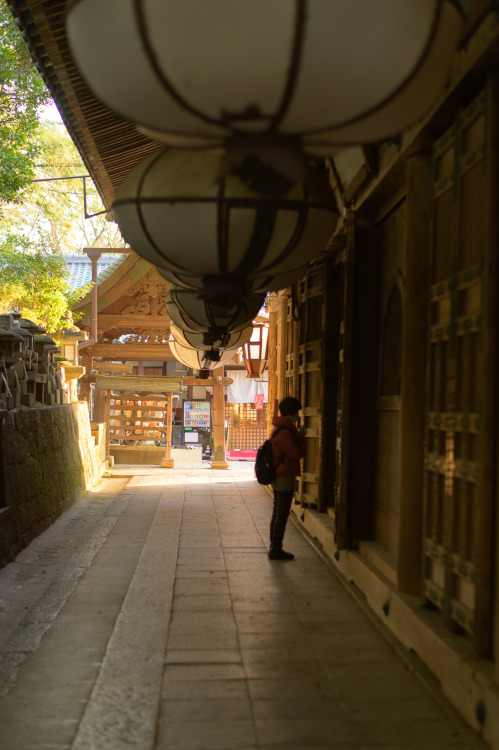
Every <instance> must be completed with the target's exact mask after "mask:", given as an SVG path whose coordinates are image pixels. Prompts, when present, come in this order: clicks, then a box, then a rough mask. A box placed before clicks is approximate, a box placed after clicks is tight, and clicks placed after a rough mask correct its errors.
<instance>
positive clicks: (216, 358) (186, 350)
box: [168, 338, 237, 370]
mask: <svg viewBox="0 0 499 750" xmlns="http://www.w3.org/2000/svg"><path fill="white" fill-rule="evenodd" d="M168 343H169V345H170V349H171V352H172V354H173V356H174V357H175V359H177V360H178V361H179V362H181V363H182V364H183V365H185V366H186V367H191V368H192V369H193V370H214V369H216V368H217V367H223V366H224V365H228V364H229V362H232V360H233V359H234V357H235V356H236V353H237V352H236V350H235V349H231V350H230V351H228V352H218V353H216V352H209V351H203V350H202V349H194V347H191V346H188V345H185V343H183V342H182V340H180V341H179V340H177V339H175V338H172V340H170V341H169V342H168ZM211 357H213V359H212V358H211Z"/></svg>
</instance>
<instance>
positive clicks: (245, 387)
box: [225, 369, 269, 404]
mask: <svg viewBox="0 0 499 750" xmlns="http://www.w3.org/2000/svg"><path fill="white" fill-rule="evenodd" d="M225 377H227V378H231V379H232V380H233V381H234V382H233V383H232V385H229V386H227V401H228V403H229V404H254V403H255V396H256V395H257V394H260V393H263V403H264V404H266V403H267V402H268V398H269V384H268V382H267V381H265V382H260V381H258V380H255V379H254V378H247V377H246V371H244V372H243V371H242V370H227V369H226V370H225ZM264 377H268V374H267V371H265V373H264Z"/></svg>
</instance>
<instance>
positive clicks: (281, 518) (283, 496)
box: [269, 396, 305, 560]
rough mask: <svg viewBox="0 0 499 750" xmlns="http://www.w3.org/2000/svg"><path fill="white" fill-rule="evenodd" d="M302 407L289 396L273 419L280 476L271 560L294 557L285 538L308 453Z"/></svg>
mask: <svg viewBox="0 0 499 750" xmlns="http://www.w3.org/2000/svg"><path fill="white" fill-rule="evenodd" d="M301 408H302V406H301V403H300V402H299V401H298V399H297V398H293V396H286V398H283V399H282V401H281V402H280V404H279V413H280V415H281V416H280V417H274V419H273V420H272V424H273V425H274V427H275V429H274V432H273V433H272V435H271V436H270V437H271V440H272V453H273V457H274V466H276V468H277V477H276V479H275V481H274V482H272V489H273V490H274V509H273V513H272V520H271V522H270V550H269V558H270V559H271V560H293V559H294V555H293V554H291V552H285V551H284V550H283V548H282V540H283V537H284V531H285V530H286V523H287V520H288V516H289V512H290V510H291V503H292V501H293V495H294V491H295V477H297V476H299V475H300V473H301V467H300V458H303V456H304V455H305V441H304V437H303V429H300V430H298V429H297V425H298V424H299V422H300V416H299V411H300V409H301ZM279 428H281V429H279Z"/></svg>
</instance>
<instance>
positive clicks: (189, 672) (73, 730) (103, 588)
mask: <svg viewBox="0 0 499 750" xmlns="http://www.w3.org/2000/svg"><path fill="white" fill-rule="evenodd" d="M270 511H271V500H270V497H269V495H268V493H267V492H266V490H265V489H263V488H262V487H260V486H259V485H257V484H256V482H255V481H254V479H253V474H252V465H251V464H243V463H242V462H241V463H240V464H237V463H235V462H234V463H233V464H232V468H231V470H230V471H225V472H223V471H212V470H211V469H209V468H208V467H206V468H197V469H194V468H193V469H174V470H165V469H157V468H147V467H140V468H139V467H133V468H132V467H118V468H116V469H115V470H113V474H112V476H110V477H108V478H106V479H104V480H103V481H102V483H101V484H100V485H99V486H98V487H96V488H95V489H94V491H93V492H91V493H88V495H87V496H86V497H85V498H83V499H82V500H81V502H80V503H78V504H77V505H76V506H74V507H73V508H72V509H71V510H70V511H69V512H68V513H66V514H65V515H64V516H63V517H62V518H61V519H60V520H59V521H58V522H57V523H56V524H54V526H53V527H51V529H49V530H48V531H47V532H45V533H44V534H42V535H41V536H40V537H38V539H36V540H35V541H34V542H33V544H32V545H30V547H29V548H28V549H27V550H25V551H24V552H23V553H22V554H21V555H20V556H19V558H18V559H17V560H16V562H15V563H13V564H12V565H10V566H8V567H7V568H4V569H3V570H0V696H1V697H0V750H69V749H70V748H71V750H125V749H130V748H139V750H225V749H228V750H278V749H284V748H285V749H286V750H298V749H300V750H304V749H305V750H308V749H309V750H326V748H327V749H334V750H354V749H355V750H409V749H411V750H422V749H423V748H424V750H480V749H481V748H485V747H486V745H485V744H484V743H483V742H482V741H481V740H480V739H479V738H478V737H477V736H476V735H475V734H474V733H473V732H472V731H471V730H469V729H467V727H466V726H465V725H464V724H463V723H462V722H461V720H460V719H459V718H458V717H457V715H456V714H455V712H454V711H453V709H452V708H450V706H449V705H448V704H447V703H446V702H445V701H444V700H443V699H442V698H440V697H439V695H438V693H436V692H435V691H434V690H428V689H427V687H426V685H425V682H424V680H422V679H421V675H419V674H418V672H417V671H415V670H414V669H413V668H412V667H411V665H410V662H406V661H404V660H402V659H401V658H400V657H399V655H398V653H397V652H396V650H395V649H394V647H393V644H392V643H391V642H390V640H388V639H387V638H386V637H385V636H384V635H383V634H382V633H381V632H380V630H379V629H378V627H377V626H376V624H375V623H373V621H372V620H371V618H370V617H369V616H368V615H367V613H366V612H365V611H364V610H363V608H362V607H361V606H360V605H359V603H358V602H357V601H356V600H355V599H354V598H353V596H352V595H351V594H350V592H349V591H348V590H347V589H346V588H345V586H344V585H343V584H342V583H341V582H340V581H339V579H338V578H337V576H336V574H335V573H334V571H333V570H331V568H330V567H329V566H328V565H327V564H326V563H325V562H324V561H323V560H322V559H321V557H320V556H319V555H318V553H317V552H316V551H315V550H314V549H313V548H312V547H311V546H310V544H309V543H308V541H307V540H306V539H304V538H303V537H302V536H301V535H300V534H299V532H298V531H297V530H296V529H295V528H294V527H293V526H292V525H291V524H290V525H289V526H288V530H287V532H286V539H285V542H286V547H287V548H289V549H290V550H292V551H293V552H295V554H296V560H295V561H292V562H281V561H269V559H268V558H267V554H266V545H267V537H268V526H269V520H270Z"/></svg>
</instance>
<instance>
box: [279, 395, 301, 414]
mask: <svg viewBox="0 0 499 750" xmlns="http://www.w3.org/2000/svg"><path fill="white" fill-rule="evenodd" d="M301 408H302V406H301V403H300V402H299V401H298V399H297V398H294V397H293V396H286V398H283V400H282V401H281V402H280V403H279V412H280V414H281V417H288V416H290V415H291V414H296V413H297V412H299V411H300V409H301Z"/></svg>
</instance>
